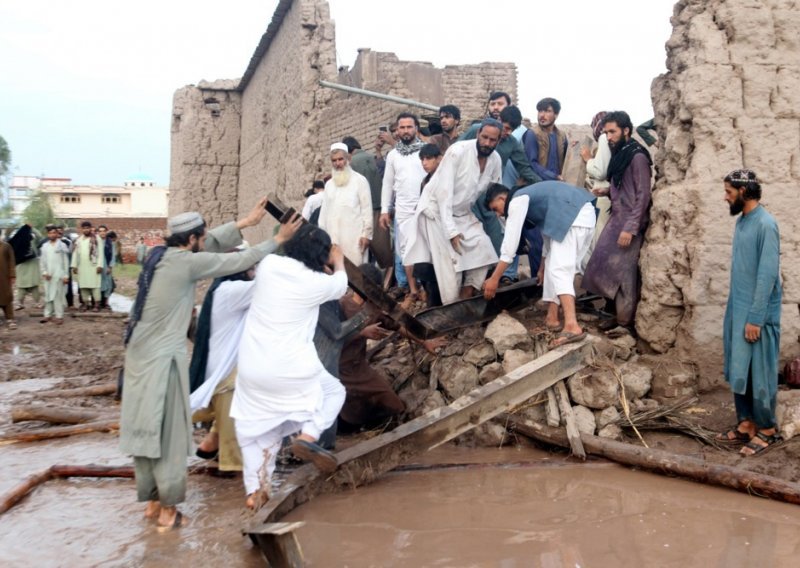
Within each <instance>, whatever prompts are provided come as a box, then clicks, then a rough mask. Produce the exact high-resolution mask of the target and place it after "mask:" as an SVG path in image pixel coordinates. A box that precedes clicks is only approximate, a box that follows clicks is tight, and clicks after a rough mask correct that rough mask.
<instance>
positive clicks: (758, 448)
mask: <svg viewBox="0 0 800 568" xmlns="http://www.w3.org/2000/svg"><path fill="white" fill-rule="evenodd" d="M756 437H757V438H758V439H759V440H761V441H762V442H765V443H766V444H767V445H766V446H762V445H761V444H757V443H756V442H754V441H752V440H751V441H750V442H748V443H746V444H745V445H744V448H749V449H751V450H753V453H752V454H745V453H743V452H741V451H740V452H739V453H740V454H742V455H743V456H755V455H757V454H760V453H762V452H763V451H764V450H766V449H769V448H771V447H772V446H774V445H775V444H777V443H778V442H780V441H781V440H783V438H781V435H780V434H779V433H778V432H775V433H774V434H764V433H763V432H756ZM744 448H742V450H744Z"/></svg>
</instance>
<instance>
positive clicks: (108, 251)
mask: <svg viewBox="0 0 800 568" xmlns="http://www.w3.org/2000/svg"><path fill="white" fill-rule="evenodd" d="M108 234H109V233H108V227H107V226H106V225H99V226H98V227H97V236H98V237H100V242H101V244H102V247H103V258H104V260H105V267H104V268H103V273H102V274H101V278H100V309H101V310H110V309H111V307H110V306H109V305H108V299H109V298H110V297H111V294H112V292H114V278H113V276H111V270H112V268H113V267H114V266H116V264H117V260H116V258H115V255H114V243H113V242H112V240H111V238H110V237H109V236H108Z"/></svg>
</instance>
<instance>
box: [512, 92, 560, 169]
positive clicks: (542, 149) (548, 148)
mask: <svg viewBox="0 0 800 568" xmlns="http://www.w3.org/2000/svg"><path fill="white" fill-rule="evenodd" d="M536 112H537V124H535V125H534V126H533V128H531V129H530V134H528V135H527V136H524V137H523V139H522V143H523V144H524V145H525V155H527V156H528V161H529V162H530V163H531V166H532V167H533V170H534V171H535V172H536V174H537V175H538V176H539V177H540V178H542V179H557V180H560V179H561V171H562V170H563V168H564V158H565V157H566V155H567V144H568V142H567V135H566V134H564V133H563V132H561V131H560V130H559V129H558V128H557V127H556V119H558V115H559V113H560V112H561V103H560V102H558V101H557V100H556V99H553V98H549V97H548V98H545V99H542V100H540V101H539V102H538V103H536Z"/></svg>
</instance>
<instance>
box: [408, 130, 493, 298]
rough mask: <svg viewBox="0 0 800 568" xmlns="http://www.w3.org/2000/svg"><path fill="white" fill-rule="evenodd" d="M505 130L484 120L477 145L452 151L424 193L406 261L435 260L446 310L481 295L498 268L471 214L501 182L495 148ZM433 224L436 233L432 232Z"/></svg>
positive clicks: (471, 143) (460, 144) (463, 144)
mask: <svg viewBox="0 0 800 568" xmlns="http://www.w3.org/2000/svg"><path fill="white" fill-rule="evenodd" d="M501 129H502V127H501V125H500V123H499V122H497V121H496V120H494V119H484V121H483V124H482V127H481V129H480V130H479V131H478V138H477V140H474V141H473V140H464V141H462V142H456V143H455V144H453V145H452V146H450V148H449V149H448V150H447V153H446V154H445V156H444V158H443V159H442V162H441V164H440V165H439V167H438V169H437V170H436V174H435V175H434V176H433V178H432V179H431V181H430V183H429V184H428V186H429V187H428V188H426V189H428V192H426V197H427V199H425V200H424V201H423V199H420V203H419V205H420V208H419V209H420V210H419V211H418V212H417V216H416V219H417V220H418V223H417V231H416V233H415V237H416V239H415V241H414V242H413V244H412V245H411V246H410V247H409V248H410V251H409V254H408V255H406V257H405V261H406V262H408V263H410V264H414V263H416V262H425V259H424V258H420V257H418V256H417V255H416V254H411V253H412V252H416V251H417V250H418V249H419V248H422V249H423V251H424V252H426V253H427V254H429V255H430V256H431V257H432V262H433V266H434V271H435V272H436V281H437V283H438V285H439V293H440V295H441V298H442V303H444V304H449V303H452V302H454V301H456V300H458V299H459V297H461V298H468V297H470V296H472V294H473V293H474V291H477V290H480V288H481V285H482V284H483V281H484V280H485V277H486V270H487V268H488V267H489V266H491V265H493V264H494V263H496V262H497V254H496V253H495V251H494V247H493V246H492V241H491V240H490V239H489V237H488V235H487V234H486V233H485V232H484V230H483V225H482V224H481V222H480V220H479V219H478V218H477V217H476V216H475V214H474V213H473V212H472V206H473V205H474V203H475V200H476V199H477V198H478V195H479V194H480V193H481V192H483V191H485V190H486V188H487V187H488V186H489V185H490V184H493V183H499V182H500V177H501V171H500V167H501V166H500V157H499V156H498V155H497V154H496V153H495V152H494V148H495V147H496V146H497V143H498V142H499V140H500V132H501ZM430 221H433V224H434V225H435V227H428V224H429V223H430ZM440 235H441V236H443V237H444V238H441V236H440ZM434 240H438V241H443V245H438V246H437V244H436V243H435V242H432V241H434ZM448 241H449V242H448ZM448 244H449V245H450V246H449V247H448V246H447V245H448ZM428 251H429V252H428ZM452 272H455V278H453V275H452V274H450V273H452Z"/></svg>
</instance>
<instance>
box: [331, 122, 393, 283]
mask: <svg viewBox="0 0 800 568" xmlns="http://www.w3.org/2000/svg"><path fill="white" fill-rule="evenodd" d="M342 144H346V145H347V151H348V152H349V153H350V167H351V168H353V171H354V172H357V173H359V174H361V175H362V176H364V177H365V178H367V182H368V183H369V193H370V197H371V198H372V240H370V243H369V248H370V250H371V251H372V254H373V256H374V258H375V260H377V261H378V265H379V266H380V267H381V268H389V267H390V266H392V264H393V263H394V254H393V253H392V235H391V234H390V233H389V231H388V229H384V228H383V227H381V226H380V223H378V220H379V219H380V216H381V190H382V189H383V176H381V174H379V173H378V164H377V162H376V160H375V156H373V155H371V154H367V153H366V152H365V151H364V150H362V149H361V144H360V143H359V142H358V140H356V139H355V138H353V137H352V136H345V137H344V138H342Z"/></svg>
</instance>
